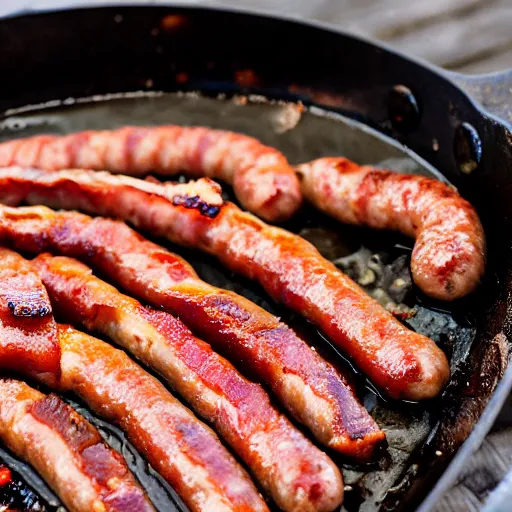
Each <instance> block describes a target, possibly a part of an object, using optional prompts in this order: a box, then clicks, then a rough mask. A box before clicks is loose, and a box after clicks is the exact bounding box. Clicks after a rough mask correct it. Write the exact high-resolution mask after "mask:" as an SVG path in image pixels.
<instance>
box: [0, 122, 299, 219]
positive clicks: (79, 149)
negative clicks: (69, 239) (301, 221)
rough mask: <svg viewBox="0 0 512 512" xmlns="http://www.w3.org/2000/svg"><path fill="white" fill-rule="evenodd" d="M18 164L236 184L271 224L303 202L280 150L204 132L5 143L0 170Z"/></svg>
mask: <svg viewBox="0 0 512 512" xmlns="http://www.w3.org/2000/svg"><path fill="white" fill-rule="evenodd" d="M12 165H21V166H26V167H39V168H42V169H49V170H57V169H67V168H72V167H77V168H79V167H82V168H85V169H96V170H101V169H108V170H110V171H112V172H119V173H123V174H131V175H134V176H143V175H144V174H147V173H149V172H152V171H156V172H158V173H160V174H163V175H165V176H172V175H175V174H178V173H180V172H187V173H189V174H191V175H192V176H203V175H204V176H209V177H211V178H219V179H221V180H224V181H226V182H227V183H230V184H232V185H233V188H234V190H235V194H236V196H237V197H238V199H239V200H240V202H241V203H242V204H243V205H244V207H246V208H247V209H249V210H251V211H253V212H255V213H257V214H258V215H260V216H261V217H263V218H264V219H267V220H271V221H274V220H284V219H287V218H289V217H291V215H292V214H293V213H295V211H296V210H297V209H298V207H299V206H300V203H301V192H300V185H299V181H298V179H297V176H296V175H295V171H294V170H293V168H292V167H291V166H290V164H289V163H288V162H287V160H286V158H285V157H284V156H283V155H282V154H281V153H280V152H279V151H277V150H276V149H273V148H271V147H268V146H264V145H263V144H262V143H261V142H259V141H258V140H256V139H253V138H252V137H247V136H245V135H240V134H238V133H233V132H227V131H221V130H212V129H209V128H202V127H183V126H159V127H135V126H128V127H125V128H120V129H117V130H110V131H109V130H104V131H88V132H80V133H74V134H71V135H65V136H55V135H43V136H37V137H31V138H28V139H17V140H12V141H8V142H4V143H2V144H0V166H2V167H7V166H12Z"/></svg>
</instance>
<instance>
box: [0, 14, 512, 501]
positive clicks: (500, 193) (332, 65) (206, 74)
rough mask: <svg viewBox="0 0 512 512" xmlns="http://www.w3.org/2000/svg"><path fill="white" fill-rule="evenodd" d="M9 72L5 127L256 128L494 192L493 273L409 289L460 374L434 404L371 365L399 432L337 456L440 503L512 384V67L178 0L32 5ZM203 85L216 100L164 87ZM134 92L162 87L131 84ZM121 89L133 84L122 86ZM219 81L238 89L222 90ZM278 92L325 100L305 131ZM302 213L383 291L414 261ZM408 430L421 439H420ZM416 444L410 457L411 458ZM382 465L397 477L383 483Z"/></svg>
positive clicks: (159, 486)
mask: <svg viewBox="0 0 512 512" xmlns="http://www.w3.org/2000/svg"><path fill="white" fill-rule="evenodd" d="M0 74H1V77H2V80H1V81H0V112H3V114H1V117H0V139H7V138H10V137H14V136H23V135H29V134H31V133H41V132H57V133H63V132H66V131H73V130H79V129H85V128H100V127H108V126H118V125H121V124H127V123H134V124H141V123H142V124H143V123H155V124H163V123H172V122H175V123H182V124H207V125H211V126H219V127H225V128H231V129H238V130H239V131H244V132H247V133H249V134H252V135H255V136H257V137H259V138H261V139H262V140H263V141H265V142H267V143H269V144H272V145H274V146H276V147H279V148H280V149H281V150H283V151H284V152H285V153H286V154H287V156H288V157H289V158H290V159H291V160H292V161H294V162H295V161H301V160H302V161H303V160H307V159H309V158H314V157H316V156H321V155H324V154H328V153H339V154H344V155H346V156H348V157H351V158H353V159H355V160H356V161H358V162H360V163H373V164H381V165H393V166H394V167H396V168H397V169H398V170H407V171H412V172H420V173H427V174H429V173H433V174H436V171H435V170H434V168H435V169H437V170H438V171H439V172H440V173H441V175H442V176H441V177H444V178H445V179H447V180H449V181H450V182H452V183H453V184H455V185H456V186H457V187H458V188H459V189H460V190H461V192H462V193H463V194H464V195H465V196H466V197H467V198H468V199H470V200H471V201H472V202H473V203H474V204H475V205H476V206H477V208H478V210H479V213H480V215H481V217H482V220H483V222H484V225H485V228H486V233H487V237H488V243H489V263H488V272H487V278H486V281H485V282H484V283H483V285H482V286H481V287H480V289H479V291H478V292H477V294H475V295H474V296H473V297H470V298H469V299H467V300H464V301H460V302H459V303H457V304H454V305H450V307H447V306H446V305H443V304H436V303H433V302H432V301H429V300H428V299H427V298H425V297H422V296H421V294H419V293H418V292H417V290H414V289H412V288H411V289H410V290H409V291H408V293H407V294H406V296H400V297H398V298H397V297H394V298H395V299H396V300H397V302H402V301H403V302H404V303H405V304H407V305H409V306H413V307H416V308H417V310H418V313H417V316H416V317H414V318H413V319H411V320H410V321H409V322H410V326H411V327H413V328H416V329H418V330H420V331H422V332H424V333H426V334H428V335H430V336H432V337H433V338H434V339H435V340H436V341H437V342H438V343H440V344H442V345H443V348H445V349H446V350H447V351H448V352H449V354H450V355H451V364H452V370H454V372H453V378H452V381H451V383H450V385H449V386H448V388H447V390H446V391H445V392H444V394H443V396H442V397H441V399H439V400H437V401H435V402H433V403H431V404H426V405H425V406H418V405H415V404H403V403H402V404H399V403H395V402H390V401H387V402H386V401H383V400H381V398H379V397H378V396H376V395H375V394H374V393H372V391H371V390H368V389H367V385H366V384H367V383H365V382H364V379H362V378H358V383H359V390H360V394H361V397H362V398H363V400H364V402H365V405H367V407H368V408H369V409H370V410H371V411H372V414H374V415H376V416H378V419H379V422H380V423H381V424H382V425H384V427H385V428H386V429H387V433H388V439H389V440H390V449H389V452H390V453H391V455H389V454H388V455H389V456H388V457H387V458H386V456H384V457H383V459H382V460H380V461H378V462H376V463H375V464H374V465H370V466H368V467H363V468H361V467H350V466H349V465H348V464H347V461H343V460H340V459H339V458H338V459H336V460H337V462H339V464H340V465H342V466H343V469H344V473H345V479H346V483H347V484H348V485H349V486H350V488H349V489H347V492H346V496H347V497H346V507H347V508H348V509H349V510H357V509H358V508H359V507H361V510H376V509H379V508H380V509H383V510H386V509H388V510H389V509H396V508H397V507H403V508H405V507H406V508H407V509H408V510H410V509H411V507H413V506H416V505H418V504H420V503H421V502H422V500H424V501H423V504H422V505H421V510H428V509H430V508H432V506H433V505H434V504H435V503H436V501H437V500H438V499H439V497H440V495H441V493H442V492H443V491H444V490H445V489H446V488H447V487H448V486H449V485H450V484H451V483H452V482H453V481H454V479H455V478H456V476H457V474H458V471H459V468H460V467H461V465H462V464H464V461H465V460H466V459H467V457H469V456H470V455H471V453H472V452H473V451H474V450H475V449H476V448H477V447H478V445H479V443H480V442H481V440H482V439H483V437H484V436H485V434H486V433H487V431H488V429H489V428H490V426H491V425H492V422H493V420H494V418H495V416H496V414H497V413H498V412H499V409H500V407H501V405H502V403H503V401H504V400H505V398H506V396H507V395H508V393H509V391H510V389H511V387H512V368H509V369H508V370H507V363H508V352H509V336H510V319H511V318H512V316H511V315H512V312H511V310H510V308H511V302H510V296H509V295H510V293H511V290H512V275H511V273H510V269H511V268H512V266H511V261H510V260H511V256H512V254H511V247H510V234H509V233H510V229H511V224H512V201H511V200H510V198H511V197H512V176H511V171H512V133H511V131H510V130H511V125H510V124H509V123H510V122H511V120H512V100H511V93H510V91H511V87H512V75H510V74H509V75H507V74H503V75H495V76H487V77H462V76H460V75H455V74H448V73H447V72H445V71H442V70H440V69H436V68H434V67H431V66H428V65H426V64H424V63H419V62H417V61H414V60H412V59H410V58H406V57H404V56H402V55H398V54H396V53H394V52H392V51H391V50H389V49H387V48H384V47H382V46H377V45H375V44H373V43H370V42H368V41H364V40H361V39H359V38H355V37H353V36H349V35H346V34H343V33H341V32H339V31H337V30H334V29H332V28H328V27H325V26H320V25H318V24H311V23H309V24H307V23H303V22H300V23H299V22H297V21H291V20H286V19H276V18H272V17H266V16H261V15H254V14H244V13H241V12H232V11H223V10H211V9H198V8H185V7H160V6H159V7H129V6H124V7H119V6H116V7H107V8H97V9H83V10H70V11H58V12H50V13H34V14H30V13H28V14H23V15H19V16H15V17H11V18H8V19H5V20H3V21H0ZM186 90H189V91H200V93H201V96H200V97H198V96H197V95H194V96H190V95H178V96H176V95H163V96H162V95H160V94H152V91H166V92H172V91H186ZM133 91H144V92H140V93H137V94H135V95H134V94H125V93H132V92H133ZM464 91H469V92H470V93H471V94H472V95H473V97H474V98H476V99H477V100H478V101H480V102H482V103H484V104H485V108H484V107H482V106H481V105H479V104H477V103H475V102H474V101H473V100H472V99H470V97H468V96H467V94H466V92H464ZM110 93H116V94H114V95H113V96H112V95H111V96H105V95H108V94H110ZM117 93H123V94H117ZM219 93H221V94H222V95H223V97H224V96H225V97H226V98H227V99H218V98H217V97H218V94H219ZM240 94H251V95H252V96H251V95H250V96H249V97H247V96H240ZM255 95H257V96H255ZM233 96H235V98H234V100H233V99H231V98H232V97H233ZM84 98H85V99H84ZM210 98H217V99H215V100H213V99H210ZM268 100H284V101H288V102H297V101H301V102H303V103H304V104H305V105H306V106H308V107H309V106H312V107H314V108H316V107H321V108H322V109H323V110H322V111H320V110H318V108H317V110H316V111H315V109H314V108H313V109H312V111H310V112H307V113H305V114H302V116H301V118H300V121H299V122H298V124H297V126H296V127H293V128H291V129H286V128H289V127H287V126H286V123H284V131H283V125H282V124H279V122H277V125H276V119H277V120H278V121H279V119H282V115H283V114H284V115H285V117H286V115H287V113H289V110H287V109H289V107H286V106H283V105H282V104H280V103H275V104H273V103H271V102H269V101H268ZM245 103H247V104H246V105H245ZM27 105H32V107H28V108H27ZM292 111H293V108H292ZM329 113H330V114H329ZM340 114H342V115H343V116H341V115H340ZM292 118H293V115H292ZM348 118H352V119H354V120H356V121H350V120H349V119H348ZM361 123H364V124H361ZM292 124H293V123H292ZM367 126H370V127H372V129H370V128H367ZM393 139H395V140H393ZM401 144H403V145H405V146H407V147H408V148H410V149H411V150H412V151H414V152H415V154H412V153H410V152H408V151H407V150H406V149H405V148H404V147H403V146H402V145H401ZM416 155H419V157H418V156H416ZM420 157H421V158H420ZM423 159H424V160H423ZM287 227H288V228H290V229H292V230H295V231H298V232H300V233H301V234H303V235H304V236H307V237H309V238H310V239H311V240H312V241H313V242H316V243H317V244H318V245H319V246H320V248H321V249H322V250H323V251H324V254H326V256H327V257H330V258H331V259H335V260H337V261H338V263H339V265H340V266H341V267H342V268H343V269H344V270H345V271H347V272H349V273H350V274H351V275H353V276H354V277H355V278H356V279H357V278H360V277H361V273H364V271H365V270H367V269H368V268H370V267H371V265H373V267H371V268H374V269H376V272H377V274H378V279H377V282H376V283H374V284H373V285H371V284H370V285H369V286H368V290H369V291H370V292H372V293H374V292H375V290H376V289H377V288H379V287H380V288H382V289H384V290H385V291H389V290H388V288H389V283H390V281H389V279H390V276H391V277H393V276H397V275H400V276H402V275H403V276H406V274H407V262H408V260H407V255H408V250H409V249H410V242H409V241H407V240H404V239H402V238H400V237H396V236H394V235H390V234H377V233H374V232H368V231H364V230H357V229H348V228H343V227H342V226H340V225H338V224H336V223H333V222H331V221H329V220H328V219H326V218H324V217H323V216H321V215H319V214H317V213H315V212H313V211H311V210H310V209H309V210H308V209H305V210H304V211H303V212H302V213H301V215H300V216H299V217H298V218H297V219H295V220H294V221H292V222H291V223H290V224H289V225H287ZM338 236H339V237H338ZM337 237H338V238H337ZM326 240H327V241H328V242H329V243H328V244H326V243H325V241H326ZM172 249H173V250H177V251H178V252H181V253H182V254H184V255H185V256H186V257H187V258H188V259H189V260H190V261H191V263H192V264H194V266H195V267H196V268H197V270H198V271H199V272H200V274H201V275H202V277H203V278H205V279H206V280H209V281H211V282H213V283H214V284H216V285H219V286H224V287H231V288H233V289H235V290H236V291H238V292H239V293H244V294H246V295H247V296H249V298H251V299H252V300H255V301H256V302H258V303H260V304H262V305H263V306H265V307H267V308H269V309H271V310H272V311H275V312H276V313H277V314H280V315H282V316H284V317H285V319H286V320H287V321H289V322H292V323H294V325H295V323H296V325H297V326H298V328H299V329H306V330H307V329H309V331H307V332H308V337H309V338H310V339H311V340H312V342H313V343H314V344H316V345H318V346H319V348H320V349H322V350H325V351H326V356H327V357H330V358H333V359H335V360H336V361H337V362H338V363H339V364H341V365H347V364H349V363H347V362H344V361H342V360H341V359H340V358H339V357H338V354H335V353H333V351H332V350H330V349H329V346H328V343H326V340H323V339H321V338H320V337H319V336H318V334H317V333H315V332H313V330H312V329H311V328H310V327H308V326H306V325H304V324H303V323H301V321H300V319H297V318H295V317H293V316H290V315H288V316H286V315H287V312H285V311H283V310H281V309H279V307H278V306H277V305H275V304H273V303H272V302H271V301H270V300H269V299H268V297H267V296H266V295H265V294H264V293H263V292H262V291H261V289H259V287H257V286H255V285H254V284H251V283H248V282H246V281H244V280H243V279H240V278H238V277H234V276H232V275H231V274H229V273H228V272H226V271H224V270H223V269H222V268H221V267H220V266H218V265H216V264H215V263H214V262H213V260H211V259H210V258H207V257H205V256H201V255H198V254H194V253H187V252H185V251H182V250H181V251H180V250H179V249H176V248H174V247H173V248H172ZM333 251H334V252H333ZM354 253H355V256H354ZM375 255H377V259H376V260H375V258H373V259H372V256H375ZM379 272H380V274H379ZM447 333H448V334H447ZM242 370H243V369H242ZM74 405H75V406H76V407H78V408H79V409H80V410H81V411H83V410H84V409H83V408H82V407H81V405H80V404H74ZM85 414H88V413H87V411H85ZM89 417H90V418H91V420H92V421H94V422H95V423H96V424H97V425H98V426H99V427H100V428H101V429H102V432H103V433H104V434H105V436H106V437H107V439H108V441H109V442H111V443H112V444H113V445H114V446H115V447H116V448H118V449H120V450H121V451H123V453H124V454H125V455H127V456H128V461H129V463H130V464H131V466H132V468H133V469H134V471H135V472H136V474H137V476H138V477H139V478H140V479H141V480H142V482H143V484H144V485H145V486H146V488H148V490H149V491H150V493H151V495H152V497H153V498H154V500H155V502H156V503H157V504H158V506H159V508H160V510H172V508H173V507H177V508H176V510H182V509H183V506H182V504H180V503H179V500H178V499H177V498H176V496H175V495H173V494H172V491H171V490H169V488H167V487H166V486H165V485H164V484H163V483H162V482H161V480H160V479H159V478H158V477H157V476H155V475H153V474H152V473H151V471H150V470H148V468H147V467H146V466H145V465H144V463H143V461H142V459H141V458H140V457H139V456H138V454H136V453H135V452H134V451H132V449H131V448H130V446H129V444H128V443H126V441H125V440H124V438H123V436H122V434H121V433H119V431H117V430H116V429H114V428H112V427H111V426H110V425H108V424H104V423H103V422H101V421H100V420H98V419H97V418H94V417H92V416H89ZM473 428H474V430H473V433H472V434H471V435H470V436H469V434H470V432H471V430H472V429H473ZM400 436H402V437H404V438H408V437H415V439H416V441H417V442H416V444H413V445H407V440H404V439H401V438H400ZM468 436H469V439H468V440H467V441H466V443H465V444H464V446H463V447H462V448H461V449H460V450H459V452H458V453H457V456H456V457H455V459H454V460H453V461H452V463H451V464H450V466H449V467H448V469H447V470H446V471H445V472H444V474H443V475H442V477H441V478H439V476H440V475H441V474H442V473H443V471H444V470H445V469H446V467H447V465H448V463H449V462H450V460H451V459H452V458H453V456H454V454H455V453H456V452H457V449H458V448H459V447H460V445H461V444H462V443H463V442H464V441H465V440H466V438H467V437H468ZM400 443H403V446H401V445H400ZM406 445H407V446H406ZM405 446H406V447H407V449H408V450H409V451H407V450H406V449H405V448H404V447H405ZM411 446H412V448H411ZM393 450H394V451H393ZM401 450H402V451H401ZM402 452H403V453H407V457H402V458H400V457H399V455H400V453H402ZM2 456H3V457H2ZM0 457H2V458H3V459H4V460H6V461H7V462H8V463H9V465H11V467H14V468H16V469H18V470H19V472H20V473H21V474H22V476H23V477H24V478H25V480H27V479H28V482H29V484H30V486H31V487H32V488H33V489H35V491H36V494H38V495H39V498H37V496H35V495H34V496H35V497H34V499H36V500H37V499H40V500H41V502H42V503H47V504H49V505H50V508H49V509H51V505H52V504H53V505H56V504H57V503H58V502H57V501H56V498H55V496H53V495H52V494H51V492H49V491H48V489H47V488H45V486H44V484H43V483H42V482H41V481H40V480H37V477H36V476H35V475H34V474H33V473H31V472H30V470H29V469H28V468H27V467H25V466H23V465H21V464H20V463H19V462H17V461H15V460H14V459H12V458H10V456H9V454H5V453H2V452H0ZM386 475H387V477H386ZM389 475H392V478H391V477H389ZM386 478H387V480H386ZM379 479H380V480H381V481H382V480H386V484H385V485H384V486H383V485H381V486H380V487H379V486H376V485H375V481H376V480H379ZM438 479H439V480H438ZM436 480H438V482H437V484H436V485H435V487H434V484H435V483H436ZM372 482H373V483H372ZM372 486H373V487H372ZM433 487H434V489H433V490H432V488H433ZM429 491H430V493H429ZM370 493H372V494H370ZM379 493H380V494H379ZM427 493H429V494H428V495H427ZM377 495H378V496H377ZM425 497H426V498H425ZM172 503H174V505H173V504H172Z"/></svg>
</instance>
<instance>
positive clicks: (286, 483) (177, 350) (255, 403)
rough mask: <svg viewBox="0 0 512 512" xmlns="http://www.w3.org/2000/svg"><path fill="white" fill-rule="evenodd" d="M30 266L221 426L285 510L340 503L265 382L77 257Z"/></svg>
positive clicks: (63, 306) (73, 314) (71, 307)
mask: <svg viewBox="0 0 512 512" xmlns="http://www.w3.org/2000/svg"><path fill="white" fill-rule="evenodd" d="M32 263H33V265H34V266H35V268H37V269H38V274H39V276H40V277H41V279H42V280H43V282H44V284H45V286H46V288H47V290H48V293H49V294H50V297H51V300H52V303H53V304H54V306H55V308H56V309H58V311H60V313H61V314H62V315H63V316H64V317H65V318H66V319H67V320H70V321H72V322H76V323H80V324H82V325H84V326H85V328H86V329H87V330H90V331H93V330H95V331H98V332H101V333H102V334H104V335H106V336H108V337H110V338H111V339H112V340H114V341H115V342H116V343H117V344H119V345H121V346H122V347H124V348H125V349H127V350H129V351H130V352H131V353H132V354H133V355H135V356H136V357H137V358H138V359H140V360H141V361H143V362H144V363H145V364H146V365H148V366H150V367H151V368H153V369H154V370H156V371H158V372H159V373H160V374H161V375H162V376H163V377H164V378H165V379H166V380H167V381H168V382H169V383H170V384H171V386H172V387H173V388H174V389H176V390H177V391H178V392H179V393H180V394H181V395H182V396H183V397H184V398H185V399H186V400H187V401H188V402H189V403H190V404H191V405H192V407H193V408H194V409H195V410H196V411H197V412H198V413H199V414H201V415H202V416H203V417H204V418H206V419H207V420H208V421H209V422H211V423H212V424H213V425H214V426H215V428H216V430H217V432H218V433H219V434H220V435H221V436H223V437H224V439H225V440H226V441H227V442H228V443H229V444H230V445H231V446H232V447H233V449H234V450H235V451H236V452H237V453H238V455H239V456H240V457H241V458H242V459H243V460H244V462H245V463H246V464H247V465H248V466H249V468H250V469H251V470H252V471H253V473H254V474H255V476H257V478H258V480H259V481H260V483H261V485H262V486H263V487H264V488H265V489H266V490H267V492H269V494H270V495H271V496H272V497H273V499H274V501H275V502H276V503H277V504H278V505H279V507H280V508H281V509H282V510H285V511H289V512H305V511H331V510H334V509H335V508H336V507H338V506H339V505H340V503H341V501H342V496H343V486H342V480H341V475H340V473H339V471H338V469H337V467H336V466H335V465H334V464H333V462H332V461H331V460H330V459H329V458H328V457H327V456H326V455H325V454H324V453H322V452H321V451H320V450H318V448H316V447H315V446H314V445H313V444H312V443H311V442H310V441H309V440H308V439H306V438H305V437H304V436H303V435H302V434H301V433H300V432H299V431H298V430H297V429H295V428H294V427H293V426H292V425H291V423H290V422H289V421H288V420H287V419H286V418H285V417H284V416H283V415H282V414H280V413H279V412H278V411H276V410H275V409H274V408H273V407H272V405H271V404H270V400H269V398H268V395H267V394H266V393H265V391H263V389H262V388H261V387H260V386H259V385H257V384H254V383H252V382H249V381H248V380H246V379H245V378H244V377H243V376H242V375H240V374H239V373H238V372H237V371H236V370H235V368H234V367H233V366H232V365H231V364H230V363H229V362H228V361H226V360H225V359H224V358H222V357H221V356H219V355H218V354H216V353H215V352H213V351H212V350H211V348H210V346H209V345H207V344H206V343H205V342H203V341H201V340H199V339H197V338H195V337H194V336H193V335H192V333H191V332H190V331H189V330H188V329H187V328H186V327H185V326H184V325H183V324H182V323H181V322H180V321H179V320H177V319H175V318H174V317H173V316H171V315H170V314H169V313H166V312H164V311H157V310H154V309H151V308H148V307H144V306H142V305H141V304H140V303H139V302H137V301H136V300H135V299H132V298H130V297H127V296H126V295H123V294H121V293H120V292H118V291H117V290H116V289H115V288H114V287H112V286H110V285H108V284H107V283H105V282H104V281H101V280H100V279H98V278H97V277H95V276H94V275H92V271H91V269H90V268H88V267H87V266H85V265H83V264H82V263H80V262H78V261H77V260H74V259H71V258H66V257H52V256H51V255H49V254H42V255H40V256H38V257H37V258H35V260H32Z"/></svg>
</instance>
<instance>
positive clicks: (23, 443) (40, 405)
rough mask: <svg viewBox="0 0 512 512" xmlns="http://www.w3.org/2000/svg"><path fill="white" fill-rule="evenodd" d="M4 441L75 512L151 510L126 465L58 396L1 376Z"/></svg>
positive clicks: (0, 436)
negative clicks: (46, 393)
mask: <svg viewBox="0 0 512 512" xmlns="http://www.w3.org/2000/svg"><path fill="white" fill-rule="evenodd" d="M0 439H1V440H2V441H3V442H4V443H5V444H6V445H7V447H8V448H9V449H10V450H11V451H12V452H13V453H15V454H16V455H17V456H18V457H21V458H23V459H24V460H26V461H27V462H28V463H29V464H31V465H32V466H33V467H34V468H35V469H36V470H37V471H38V472H39V473H40V474H41V476H42V477H43V478H44V479H45V480H46V482H47V483H48V484H49V485H50V487H52V488H53V489H54V490H55V492H56V493H57V494H58V496H59V497H60V498H61V499H62V501H63V503H64V504H65V505H66V507H67V508H68V509H69V510H70V512H150V511H154V508H153V506H152V505H151V503H150V502H149V500H148V498H147V497H146V495H145V493H144V491H143V490H142V489H141V488H140V486H139V485H138V484H137V482H136V480H135V478H134V477H133V476H132V474H131V473H130V471H129V470H128V467H127V466H126V462H125V461H124V459H123V458H122V457H121V455H119V454H118V453H117V452H115V451H114V450H112V449H111V448H110V447H108V446H107V445H106V444H105V443H104V442H103V440H102V438H101V436H100V434H99V433H98V431H97V430H96V429H95V428H94V427H93V426H92V425H91V424H90V423H89V422H88V421H87V420H86V419H85V418H83V417H82V416H81V415H80V414H78V413H77V412H76V411H75V410H74V409H73V408H71V407H70V406H69V405H67V404H66V403H65V402H63V401H62V400H60V399H59V398H58V397H57V396H55V395H49V396H46V395H43V394H42V393H40V392H39V391H36V390H35V389H33V388H31V387H29V386H28V385H27V384H25V383H24V382H20V381H17V380H12V379H2V378H0Z"/></svg>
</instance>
